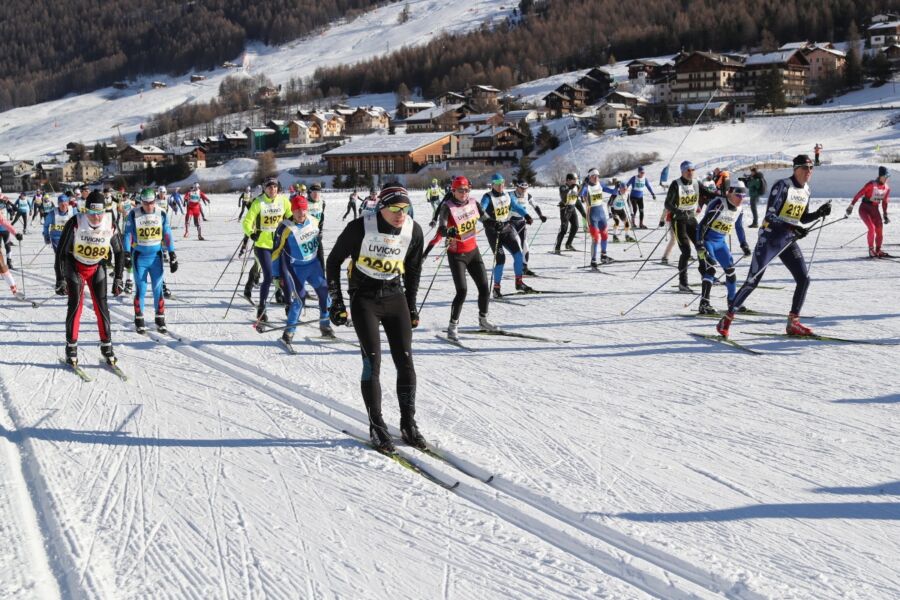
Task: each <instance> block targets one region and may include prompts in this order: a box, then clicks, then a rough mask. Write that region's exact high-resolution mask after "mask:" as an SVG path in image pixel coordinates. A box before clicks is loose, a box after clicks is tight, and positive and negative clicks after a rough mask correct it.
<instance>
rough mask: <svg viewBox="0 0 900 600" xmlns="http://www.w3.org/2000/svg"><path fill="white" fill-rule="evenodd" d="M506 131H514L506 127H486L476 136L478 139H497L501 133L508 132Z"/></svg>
mask: <svg viewBox="0 0 900 600" xmlns="http://www.w3.org/2000/svg"><path fill="white" fill-rule="evenodd" d="M506 130H510V131H512V128H510V127H506V126H503V127H484V128H482V129H481V131H479V132H478V133H476V134H475V137H477V138H492V137H496V136H497V135H499V134H500V133H501V132H503V131H506ZM516 133H518V131H516Z"/></svg>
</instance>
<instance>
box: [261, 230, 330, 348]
mask: <svg viewBox="0 0 900 600" xmlns="http://www.w3.org/2000/svg"><path fill="white" fill-rule="evenodd" d="M322 254H323V251H322V244H321V236H320V235H319V222H318V221H317V220H316V219H315V218H314V217H311V216H307V217H306V220H305V221H304V222H302V223H294V221H289V220H284V221H282V222H281V223H280V224H279V225H278V229H277V230H276V231H275V238H274V243H273V250H272V274H273V275H274V276H275V277H276V278H281V286H282V290H283V292H284V298H285V301H286V302H288V303H289V304H290V308H289V309H288V314H287V324H288V325H289V327H287V328H286V329H285V331H286V332H287V333H294V330H295V329H296V327H294V326H295V325H296V324H297V321H298V320H299V318H300V310H301V309H302V308H303V302H304V299H305V297H306V292H305V291H304V286H305V285H306V284H307V283H309V285H310V286H312V288H313V289H314V290H316V295H317V296H318V297H319V325H320V326H322V325H328V309H329V308H330V307H331V298H330V297H329V295H328V284H327V283H326V282H325V272H324V271H323V270H322V263H321V262H320V257H321V255H322Z"/></svg>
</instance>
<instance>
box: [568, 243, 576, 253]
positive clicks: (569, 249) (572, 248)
mask: <svg viewBox="0 0 900 600" xmlns="http://www.w3.org/2000/svg"><path fill="white" fill-rule="evenodd" d="M566 252H578V250H577V249H576V248H575V246H573V245H572V244H566Z"/></svg>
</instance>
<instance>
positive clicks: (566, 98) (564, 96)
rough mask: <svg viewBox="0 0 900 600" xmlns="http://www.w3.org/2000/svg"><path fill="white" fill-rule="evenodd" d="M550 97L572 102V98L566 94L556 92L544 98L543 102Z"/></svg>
mask: <svg viewBox="0 0 900 600" xmlns="http://www.w3.org/2000/svg"><path fill="white" fill-rule="evenodd" d="M550 96H559V97H560V98H562V99H563V100H570V98H569V97H568V96H566V95H565V94H560V93H559V92H557V91H556V90H553V91H552V92H550V93H549V94H547V95H546V96H544V97H543V98H542V100H546V99H547V98H549V97H550Z"/></svg>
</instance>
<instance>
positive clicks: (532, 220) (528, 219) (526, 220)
mask: <svg viewBox="0 0 900 600" xmlns="http://www.w3.org/2000/svg"><path fill="white" fill-rule="evenodd" d="M525 223H526V224H528V225H531V224H532V223H534V219H532V218H531V215H525Z"/></svg>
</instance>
